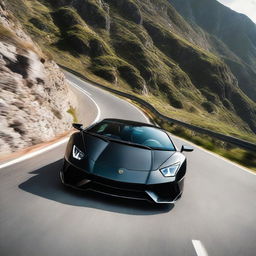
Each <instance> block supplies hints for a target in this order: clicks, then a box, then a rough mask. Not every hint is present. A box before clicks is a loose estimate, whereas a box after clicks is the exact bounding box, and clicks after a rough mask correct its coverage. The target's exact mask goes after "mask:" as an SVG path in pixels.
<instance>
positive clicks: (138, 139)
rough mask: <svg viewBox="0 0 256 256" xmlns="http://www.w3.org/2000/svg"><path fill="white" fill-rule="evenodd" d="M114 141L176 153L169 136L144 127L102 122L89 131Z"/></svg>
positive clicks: (155, 129)
mask: <svg viewBox="0 0 256 256" xmlns="http://www.w3.org/2000/svg"><path fill="white" fill-rule="evenodd" d="M88 132H90V133H96V134H98V135H102V136H105V137H107V138H109V139H110V140H111V139H112V140H113V141H115V140H116V141H122V142H127V144H129V143H130V144H131V143H134V144H137V145H142V146H145V147H148V148H151V149H156V150H170V151H175V147H174V145H173V143H172V141H171V139H170V138H169V136H168V135H167V134H166V133H165V132H164V131H162V130H160V129H157V128H154V127H150V126H143V125H129V124H125V123H121V122H120V123H119V122H104V121H103V122H101V123H98V124H96V125H95V126H93V127H92V128H90V129H89V130H88Z"/></svg>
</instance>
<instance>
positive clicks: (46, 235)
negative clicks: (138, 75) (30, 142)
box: [0, 73, 256, 256]
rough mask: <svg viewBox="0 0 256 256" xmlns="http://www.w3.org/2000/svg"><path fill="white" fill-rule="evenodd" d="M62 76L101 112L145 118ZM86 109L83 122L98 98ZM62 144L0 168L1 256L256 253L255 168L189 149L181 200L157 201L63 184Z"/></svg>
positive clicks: (128, 106) (243, 255) (249, 255)
mask: <svg viewBox="0 0 256 256" xmlns="http://www.w3.org/2000/svg"><path fill="white" fill-rule="evenodd" d="M66 75H67V77H68V79H69V80H70V81H72V82H73V83H74V86H75V87H77V86H78V87H79V88H81V89H79V90H84V91H83V92H84V93H86V94H87V95H86V94H81V95H83V96H81V97H87V99H86V100H87V102H91V103H87V104H92V102H93V103H94V104H95V103H96V104H97V106H98V108H99V110H100V113H99V116H98V118H104V117H117V118H124V119H133V120H138V121H144V122H145V121H146V122H147V119H146V117H145V116H144V115H143V113H142V112H140V111H139V110H138V109H136V108H135V107H134V106H132V105H131V104H129V103H127V102H125V101H123V100H121V99H119V98H116V97H115V96H113V95H112V94H110V93H108V92H105V91H103V90H101V89H99V88H96V87H93V86H91V85H90V84H88V83H85V82H83V81H81V80H80V79H78V78H76V77H75V76H73V75H71V74H67V73H66ZM81 100H82V98H81ZM86 114H87V116H86V118H85V119H86V120H87V121H88V120H90V118H91V119H93V118H92V117H94V118H95V116H96V108H95V105H94V109H93V107H92V108H91V109H90V110H88V113H86V111H85V112H84V114H83V115H86ZM90 121H92V120H90ZM88 122H89V121H88ZM174 141H175V142H176V144H177V145H178V146H180V145H181V144H182V143H184V142H183V141H182V140H181V139H178V138H176V137H175V138H174ZM64 148H65V143H62V144H60V145H58V146H56V147H54V148H52V149H51V150H50V151H49V152H48V153H45V152H44V153H42V154H39V155H37V156H35V157H33V158H31V159H27V160H24V161H22V162H19V163H16V164H12V165H9V166H6V167H4V168H1V170H0V255H1V256H6V255H8V256H9V255H10V256H18V255H24V256H28V255H32V256H34V255H36V256H41V255H42V256H46V255H49V256H52V255H53V256H55V255H56V256H58V255H60V256H66V255H67V256H71V255H72V256H76V255H77V256H80V255H85V256H96V255H104V256H108V255H109V256H119V255H122V256H126V255H127V256H128V255H129V256H130V255H136V256H142V255H145V256H151V255H152V256H156V255H159V256H196V255H197V256H205V255H209V256H229V255H230V256H255V255H256V200H255V196H256V176H255V175H253V174H252V173H250V172H247V171H245V170H243V168H241V167H239V166H237V165H234V164H232V163H230V162H228V161H226V160H224V159H222V158H220V157H217V156H215V155H213V154H211V153H209V152H207V151H205V150H203V149H200V148H198V147H196V148H195V151H194V152H193V153H188V154H187V157H188V172H187V177H186V181H185V191H184V194H183V197H182V199H181V200H180V201H178V202H177V203H176V205H175V206H154V205H151V204H149V203H147V202H141V201H132V200H124V199H116V198H110V197H107V196H103V195H99V194H94V193H81V192H77V191H73V190H70V189H66V188H65V187H63V186H62V185H61V184H60V181H59V177H58V170H59V168H60V167H61V160H59V159H60V158H61V157H62V155H63V151H64ZM131 161H132V159H131ZM0 167H1V166H0ZM2 167H3V166H2Z"/></svg>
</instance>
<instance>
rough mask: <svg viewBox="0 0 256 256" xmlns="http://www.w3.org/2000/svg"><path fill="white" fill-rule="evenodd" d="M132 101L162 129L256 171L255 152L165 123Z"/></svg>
mask: <svg viewBox="0 0 256 256" xmlns="http://www.w3.org/2000/svg"><path fill="white" fill-rule="evenodd" d="M133 103H134V104H135V105H137V106H138V107H140V108H141V109H142V110H143V112H144V113H145V114H146V115H147V116H148V117H149V118H150V120H151V121H152V122H154V123H156V124H158V125H160V127H162V128H163V129H165V130H167V131H169V132H171V133H172V134H174V135H176V136H178V137H181V138H183V139H186V140H188V141H190V142H193V143H194V144H196V145H198V146H200V147H203V148H205V149H207V150H209V151H212V152H214V153H216V154H218V155H220V156H222V157H224V158H227V159H229V160H231V161H233V162H236V163H238V164H240V165H242V166H244V167H246V168H249V169H251V170H252V171H254V172H255V173H256V152H253V151H250V150H245V149H242V148H239V147H237V146H235V145H232V144H229V143H226V142H223V141H221V140H218V139H215V138H212V137H210V136H207V135H204V134H199V133H197V132H194V131H191V130H189V129H186V128H184V127H181V126H179V125H176V124H170V123H167V122H166V121H163V120H161V119H160V118H159V117H157V116H155V115H154V114H153V113H152V112H150V111H149V110H148V109H145V108H144V107H143V106H141V105H139V104H138V103H136V102H133Z"/></svg>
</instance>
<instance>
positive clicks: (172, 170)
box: [160, 163, 180, 177]
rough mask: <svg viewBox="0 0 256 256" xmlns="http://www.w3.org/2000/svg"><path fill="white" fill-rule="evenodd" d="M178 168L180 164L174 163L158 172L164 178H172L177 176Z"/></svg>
mask: <svg viewBox="0 0 256 256" xmlns="http://www.w3.org/2000/svg"><path fill="white" fill-rule="evenodd" d="M179 167H180V163H176V164H173V165H170V166H168V167H165V168H163V169H160V171H161V173H162V174H163V175H164V177H174V176H175V175H176V174H177V172H178V170H179Z"/></svg>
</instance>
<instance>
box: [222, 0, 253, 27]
mask: <svg viewBox="0 0 256 256" xmlns="http://www.w3.org/2000/svg"><path fill="white" fill-rule="evenodd" d="M218 1H219V2H220V3H222V4H224V5H226V6H227V7H229V8H231V9H233V10H234V11H236V12H240V13H243V14H245V15H247V16H248V17H249V18H250V19H251V20H252V21H253V22H254V23H256V0H218Z"/></svg>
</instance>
